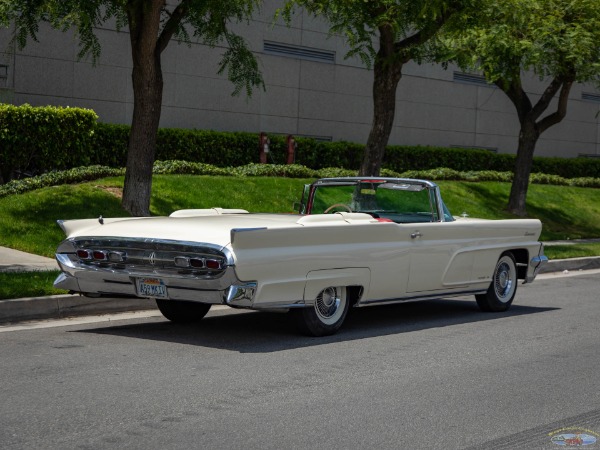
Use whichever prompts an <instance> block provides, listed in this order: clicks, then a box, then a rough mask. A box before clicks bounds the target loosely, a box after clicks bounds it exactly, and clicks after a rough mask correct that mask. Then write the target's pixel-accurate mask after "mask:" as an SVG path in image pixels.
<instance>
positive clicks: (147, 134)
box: [122, 58, 163, 216]
mask: <svg viewBox="0 0 600 450" xmlns="http://www.w3.org/2000/svg"><path fill="white" fill-rule="evenodd" d="M132 79H133V93H134V94H133V97H134V103H133V120H132V123H131V133H130V135H129V146H128V150H127V170H126V173H125V184H124V188H123V202H122V205H123V207H124V208H125V209H126V210H127V211H129V212H130V213H131V214H132V215H133V216H149V215H150V195H151V193H152V167H153V165H154V157H155V154H156V135H157V132H158V125H159V122H160V113H161V106H162V90H163V80H162V72H161V67H160V60H159V59H158V58H153V59H152V60H151V61H148V63H147V64H145V65H144V66H142V67H134V69H133V74H132Z"/></svg>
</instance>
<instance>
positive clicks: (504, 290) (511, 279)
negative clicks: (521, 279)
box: [494, 256, 517, 303]
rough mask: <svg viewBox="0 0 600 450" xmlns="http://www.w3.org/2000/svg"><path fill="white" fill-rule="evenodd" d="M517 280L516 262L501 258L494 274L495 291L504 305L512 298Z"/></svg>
mask: <svg viewBox="0 0 600 450" xmlns="http://www.w3.org/2000/svg"><path fill="white" fill-rule="evenodd" d="M516 280H517V272H516V269H515V265H514V262H513V261H512V260H511V259H510V258H508V257H506V256H505V257H503V258H500V261H498V265H497V266H496V271H495V272H494V291H495V292H496V297H498V300H500V301H501V302H502V303H506V302H508V301H509V300H510V299H511V298H512V295H513V293H514V290H515V288H516V284H515V283H516Z"/></svg>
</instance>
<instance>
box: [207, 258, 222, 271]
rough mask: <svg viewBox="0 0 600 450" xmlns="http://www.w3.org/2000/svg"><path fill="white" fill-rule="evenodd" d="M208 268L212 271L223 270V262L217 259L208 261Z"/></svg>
mask: <svg viewBox="0 0 600 450" xmlns="http://www.w3.org/2000/svg"><path fill="white" fill-rule="evenodd" d="M206 268H207V269H211V270H219V269H220V268H221V261H218V260H216V259H207V260H206Z"/></svg>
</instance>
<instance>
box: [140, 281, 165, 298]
mask: <svg viewBox="0 0 600 450" xmlns="http://www.w3.org/2000/svg"><path fill="white" fill-rule="evenodd" d="M137 292H138V295H139V296H140V297H152V298H168V296H167V286H165V283H164V281H163V280H161V279H160V278H137Z"/></svg>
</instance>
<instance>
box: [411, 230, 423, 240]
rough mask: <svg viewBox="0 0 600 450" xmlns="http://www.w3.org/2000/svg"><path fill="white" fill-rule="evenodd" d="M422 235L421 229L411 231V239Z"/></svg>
mask: <svg viewBox="0 0 600 450" xmlns="http://www.w3.org/2000/svg"><path fill="white" fill-rule="evenodd" d="M422 236H423V235H422V234H421V232H420V231H415V232H414V233H411V234H410V238H411V239H416V238H420V237H422Z"/></svg>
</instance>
